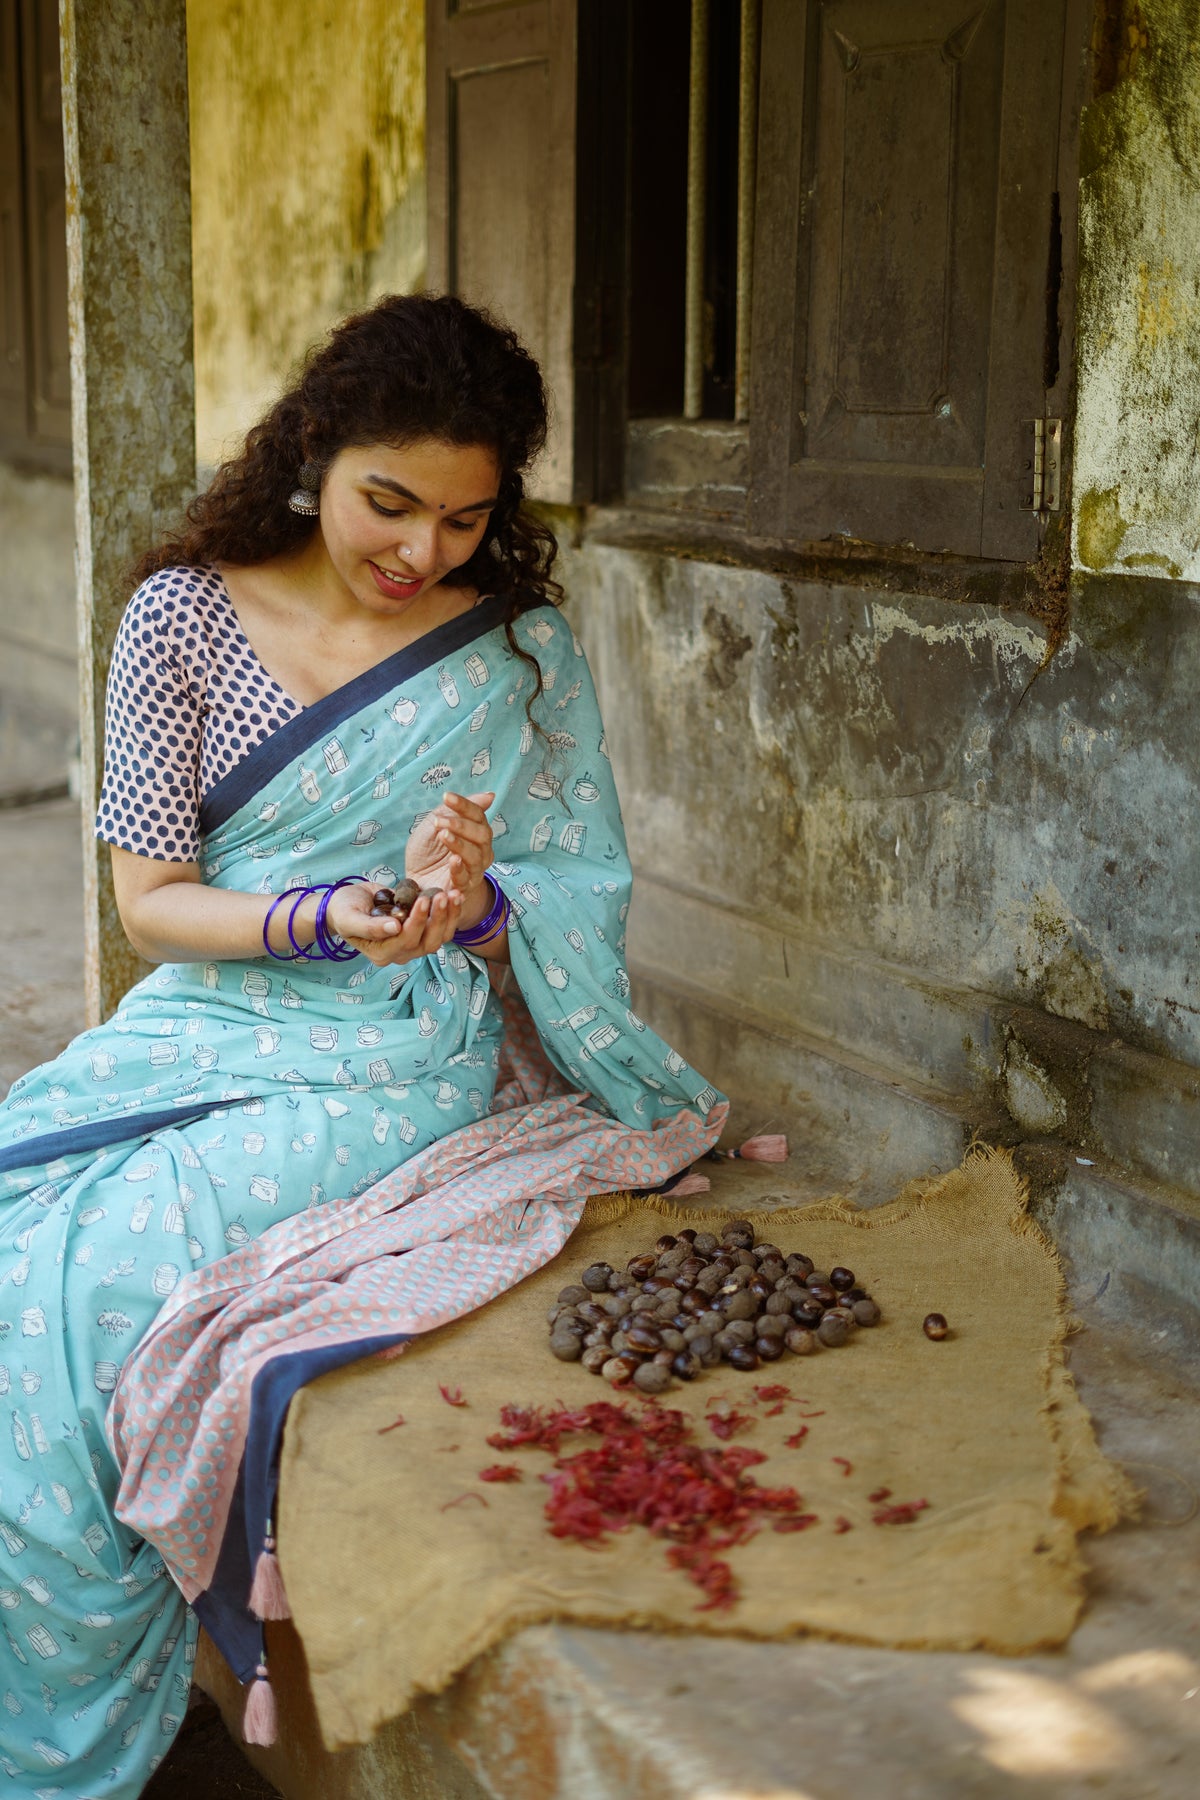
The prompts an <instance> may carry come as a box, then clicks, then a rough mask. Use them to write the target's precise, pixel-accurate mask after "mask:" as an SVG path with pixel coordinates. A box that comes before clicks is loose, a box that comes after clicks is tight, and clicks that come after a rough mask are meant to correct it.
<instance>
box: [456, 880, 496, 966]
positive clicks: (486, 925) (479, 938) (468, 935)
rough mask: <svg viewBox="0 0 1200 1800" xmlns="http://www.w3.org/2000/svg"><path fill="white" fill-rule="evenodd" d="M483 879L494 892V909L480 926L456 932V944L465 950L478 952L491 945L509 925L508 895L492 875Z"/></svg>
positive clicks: (482, 920)
mask: <svg viewBox="0 0 1200 1800" xmlns="http://www.w3.org/2000/svg"><path fill="white" fill-rule="evenodd" d="M483 879H484V880H485V881H486V882H487V884H488V886H489V887H490V888H491V890H492V896H493V899H492V909H491V911H490V912H489V913H488V915H487V917H486V918H485V919H480V921H479V923H478V925H468V926H467V927H466V929H465V930H463V931H456V932H455V934H454V942H455V943H456V944H461V945H462V947H463V948H464V949H465V950H477V949H479V947H480V945H482V944H490V943H491V941H492V939H493V938H496V937H499V936H500V933H501V932H502V931H503V930H504V929H505V927H506V926H507V924H508V915H509V904H508V897H507V895H506V894H505V893H504V890H503V889H502V888H501V886H500V884H499V882H496V881H493V880H492V877H491V876H490V875H485V876H484V878H483Z"/></svg>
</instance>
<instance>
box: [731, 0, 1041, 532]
mask: <svg viewBox="0 0 1200 1800" xmlns="http://www.w3.org/2000/svg"><path fill="white" fill-rule="evenodd" d="M1065 11H1066V0H807V4H805V5H804V6H803V7H802V8H801V7H800V6H799V5H794V4H792V0H765V6H764V15H763V62H764V74H763V83H762V113H761V126H760V181H761V189H760V214H761V215H762V216H763V224H762V225H761V227H760V231H759V243H758V245H757V246H756V266H757V267H758V269H759V270H765V269H767V268H774V269H776V270H777V271H778V275H779V277H782V280H780V279H778V278H777V280H776V282H775V284H774V285H773V289H772V291H771V292H770V293H764V292H762V290H761V289H759V288H758V285H757V283H756V298H755V344H756V349H755V352H754V354H755V357H756V359H757V362H756V368H755V372H754V393H755V402H754V406H753V407H752V414H751V442H752V459H753V462H754V466H755V477H754V481H755V491H754V493H752V496H751V508H750V511H751V518H752V520H753V522H754V527H755V529H758V530H760V531H768V532H771V533H772V534H777V535H782V536H785V537H788V538H790V539H791V540H793V541H815V540H820V539H822V538H827V537H830V536H835V535H836V536H844V537H849V538H858V539H863V540H865V541H868V542H873V543H880V544H888V543H897V544H901V545H912V546H915V547H916V548H918V549H923V550H930V551H941V550H946V551H951V552H957V553H960V554H965V555H971V556H978V555H980V554H984V555H989V556H1002V557H1009V558H1013V559H1024V558H1027V557H1031V556H1034V555H1036V553H1037V548H1038V543H1039V536H1040V524H1039V519H1038V517H1037V515H1035V514H1033V513H1031V512H1027V511H1022V510H1021V499H1022V497H1023V496H1022V494H1021V493H1019V492H1018V490H1019V489H1020V479H1019V474H1020V469H1021V460H1022V457H1023V455H1024V454H1026V453H1027V448H1026V446H1027V437H1028V433H1027V432H1026V431H1024V430H1023V428H1022V420H1024V419H1029V418H1033V417H1036V416H1040V415H1041V414H1042V413H1043V411H1044V408H1045V394H1044V391H1043V388H1042V385H1041V384H1042V376H1043V370H1044V367H1045V357H1044V345H1045V329H1046V304H1045V282H1046V269H1047V258H1048V253H1049V235H1050V219H1051V212H1052V196H1053V192H1054V186H1055V179H1056V176H1055V170H1056V157H1057V150H1058V142H1059V123H1060V117H1059V115H1060V85H1061V76H1062V67H1063V60H1062V59H1063V45H1064V18H1065ZM798 95H800V96H802V107H801V108H800V109H799V110H800V111H801V113H802V121H801V126H800V129H799V132H798V133H797V132H794V131H792V130H790V129H785V126H786V125H787V119H788V115H789V113H791V112H794V111H795V110H797V96H798ZM776 145H778V146H780V148H781V149H783V148H784V147H786V154H785V155H783V156H780V155H778V154H777V155H775V156H772V147H773V146H776ZM793 146H794V147H793ZM789 159H790V166H789ZM776 221H778V222H779V224H780V226H781V228H783V229H786V230H788V231H789V232H790V233H791V234H792V245H793V246H794V248H793V250H792V255H793V257H794V261H793V263H792V265H791V269H790V270H789V268H788V264H787V257H786V252H785V251H783V250H781V249H780V248H779V246H777V245H775V244H773V243H772V242H771V241H770V240H771V235H772V233H773V231H774V230H775V229H776V223H775V222H776ZM793 283H794V285H791V284H793ZM789 289H790V291H789ZM789 308H790V310H791V314H792V320H793V321H794V323H793V324H792V327H791V335H790V338H789V337H788V335H787V333H786V331H785V329H784V328H783V326H781V325H779V324H778V323H777V322H773V314H774V313H776V312H778V313H781V314H784V315H785V317H786V313H787V311H788V309H789ZM768 355H769V356H770V358H771V360H772V363H773V364H774V367H766V366H765V365H764V362H763V358H764V357H765V356H768ZM781 462H782V463H783V464H784V465H785V466H784V468H782V469H781V468H780V463H781Z"/></svg>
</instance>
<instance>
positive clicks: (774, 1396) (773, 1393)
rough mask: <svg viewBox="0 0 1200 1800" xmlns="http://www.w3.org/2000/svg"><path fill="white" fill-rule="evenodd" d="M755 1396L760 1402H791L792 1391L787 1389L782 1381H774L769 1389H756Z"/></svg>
mask: <svg viewBox="0 0 1200 1800" xmlns="http://www.w3.org/2000/svg"><path fill="white" fill-rule="evenodd" d="M754 1395H755V1398H756V1399H758V1400H790V1399H791V1397H792V1390H791V1388H790V1387H785V1386H784V1385H783V1383H782V1381H773V1382H772V1383H771V1384H770V1386H769V1387H756V1388H755V1390H754Z"/></svg>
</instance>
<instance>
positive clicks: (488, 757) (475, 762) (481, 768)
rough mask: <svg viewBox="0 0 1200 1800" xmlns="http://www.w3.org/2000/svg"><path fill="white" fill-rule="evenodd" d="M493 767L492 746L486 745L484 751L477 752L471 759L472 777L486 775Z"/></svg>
mask: <svg viewBox="0 0 1200 1800" xmlns="http://www.w3.org/2000/svg"><path fill="white" fill-rule="evenodd" d="M491 766H492V751H491V746H490V745H487V744H485V745H484V747H483V749H482V750H477V751H476V752H475V754H474V756H473V757H472V758H471V773H472V775H486V774H487V772H488V770H489V769H490V768H491Z"/></svg>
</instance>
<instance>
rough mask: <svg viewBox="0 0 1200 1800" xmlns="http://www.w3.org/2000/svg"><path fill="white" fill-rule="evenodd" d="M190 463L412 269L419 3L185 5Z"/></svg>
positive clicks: (421, 75)
mask: <svg viewBox="0 0 1200 1800" xmlns="http://www.w3.org/2000/svg"><path fill="white" fill-rule="evenodd" d="M187 12H188V66H189V80H190V84H191V137H192V217H193V239H192V241H193V261H194V286H195V306H196V410H197V438H198V449H199V456H200V461H201V463H202V464H205V465H208V464H211V463H213V462H215V461H216V460H217V459H218V458H219V456H220V454H221V451H222V448H229V447H232V444H233V442H234V440H236V438H237V437H238V436H239V435H240V434H241V432H243V431H244V430H245V428H246V427H247V425H249V424H250V423H252V421H253V420H254V418H255V417H257V415H258V414H259V413H260V412H261V411H262V409H263V406H264V405H265V404H266V403H267V402H268V401H269V400H270V399H271V398H273V396H274V395H275V394H276V393H277V392H278V390H279V386H280V383H281V380H282V377H283V375H284V374H285V373H286V371H287V369H288V368H289V366H290V365H291V363H292V362H293V361H294V360H295V358H296V357H297V356H298V355H299V354H300V353H301V352H302V351H303V350H304V349H305V348H306V346H307V345H308V344H309V343H310V342H312V341H313V340H314V339H315V338H317V337H320V336H321V335H322V334H323V333H324V331H325V330H326V329H327V327H328V326H329V324H330V323H331V321H332V320H333V319H335V318H337V317H338V315H339V314H341V313H344V312H347V311H350V310H352V309H353V308H354V307H357V306H361V305H363V304H365V303H366V302H367V301H369V300H370V299H372V298H373V297H374V296H376V295H377V294H381V293H386V292H389V291H397V290H400V291H408V290H411V289H412V288H414V287H416V286H418V285H419V284H420V282H421V280H422V277H423V274H424V268H425V179H424V170H425V35H424V7H423V5H422V4H421V0H188V9H187Z"/></svg>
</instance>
